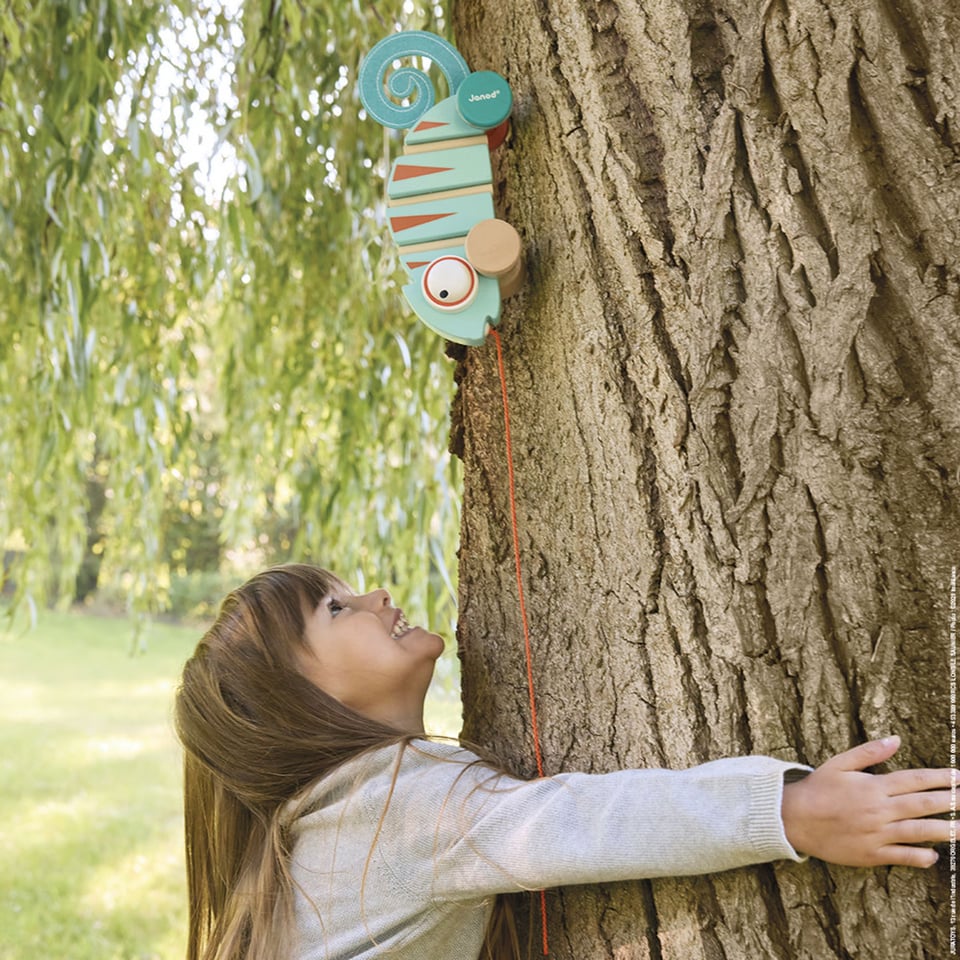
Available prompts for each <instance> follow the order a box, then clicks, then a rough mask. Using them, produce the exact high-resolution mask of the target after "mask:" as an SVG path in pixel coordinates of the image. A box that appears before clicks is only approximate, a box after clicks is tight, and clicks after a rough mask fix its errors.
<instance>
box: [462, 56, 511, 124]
mask: <svg viewBox="0 0 960 960" xmlns="http://www.w3.org/2000/svg"><path fill="white" fill-rule="evenodd" d="M455 99H456V101H457V111H458V112H459V114H460V116H461V117H463V119H464V121H465V122H466V123H471V124H473V125H474V126H477V127H480V128H481V129H483V130H492V129H493V128H494V127H497V126H499V125H500V124H501V123H503V121H504V120H506V119H507V117H509V116H510V109H511V108H512V106H513V94H512V93H511V92H510V84H509V83H507V81H506V80H504V79H503V77H501V76H500V74H499V73H494V72H493V71H492V70H478V71H477V72H476V73H471V74H470V76H469V77H467V79H466V80H464V81H463V83H462V84H460V88H459V89H458V90H457V94H456V98H455Z"/></svg>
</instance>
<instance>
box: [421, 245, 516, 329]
mask: <svg viewBox="0 0 960 960" xmlns="http://www.w3.org/2000/svg"><path fill="white" fill-rule="evenodd" d="M466 255H467V251H466V250H465V249H464V247H463V244H462V243H461V244H459V245H453V246H450V247H445V248H444V249H442V250H431V251H430V252H429V253H419V254H408V255H407V256H404V257H403V258H402V259H403V262H404V267H405V268H406V269H407V271H408V273H409V275H410V283H408V284H407V285H406V286H405V287H404V288H403V294H404V296H405V297H406V298H407V302H408V303H409V304H410V306H411V307H412V308H413V310H414V312H415V313H416V314H417V316H418V317H419V318H420V319H421V320H422V321H423V322H424V323H425V324H426V325H427V326H428V327H429V328H430V329H431V330H432V331H433V332H434V333H437V334H439V335H440V336H441V337H446V338H447V339H448V340H452V341H453V342H454V343H462V344H463V345H464V346H467V347H479V346H481V345H482V344H483V343H484V341H485V340H486V336H487V328H488V326H491V327H495V326H497V324H498V323H499V322H500V284H499V283H498V282H497V281H496V280H494V279H492V278H491V277H484V276H480V275H477V283H478V289H477V295H476V298H475V299H474V300H473V302H472V303H471V304H470V306H469V307H467V308H466V309H465V310H461V311H459V312H455V313H447V312H444V311H442V310H437V309H435V308H434V307H432V306H431V305H430V304H429V303H428V302H427V299H426V297H425V296H424V293H423V275H424V273H426V271H427V270H428V269H429V268H430V266H431V265H433V264H434V263H435V262H436V261H437V260H440V259H442V258H443V257H460V258H462V259H466ZM411 264H417V266H412V267H411Z"/></svg>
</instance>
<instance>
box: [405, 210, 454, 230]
mask: <svg viewBox="0 0 960 960" xmlns="http://www.w3.org/2000/svg"><path fill="white" fill-rule="evenodd" d="M453 215H454V211H452V210H451V211H450V213H421V214H419V215H418V216H414V217H391V218H390V228H391V229H392V230H393V232H394V233H402V232H403V231H404V230H412V229H413V228H414V227H420V226H423V224H425V223H433V221H434V220H443V219H444V217H452V216H453Z"/></svg>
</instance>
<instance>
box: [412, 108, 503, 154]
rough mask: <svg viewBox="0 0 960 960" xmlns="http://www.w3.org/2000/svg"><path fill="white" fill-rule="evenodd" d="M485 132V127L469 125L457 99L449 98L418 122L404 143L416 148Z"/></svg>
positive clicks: (475, 135) (476, 135)
mask: <svg viewBox="0 0 960 960" xmlns="http://www.w3.org/2000/svg"><path fill="white" fill-rule="evenodd" d="M485 132H486V131H485V130H484V129H483V127H475V126H474V125H473V124H472V123H467V121H466V120H464V119H463V117H461V116H460V111H459V110H457V101H456V98H454V97H447V99H446V100H441V101H440V102H439V103H438V104H437V105H436V106H435V107H433V109H431V110H428V111H427V112H426V113H425V114H424V115H423V116H422V117H421V118H420V119H419V120H418V121H417V123H416V125H415V126H414V128H413V129H412V130H411V131H410V132H409V133H408V134H407V136H406V138H405V139H404V141H403V142H404V144H405V145H408V146H415V145H416V144H419V143H433V142H435V141H441V140H453V139H456V138H457V137H478V136H480V135H481V134H483V133H485Z"/></svg>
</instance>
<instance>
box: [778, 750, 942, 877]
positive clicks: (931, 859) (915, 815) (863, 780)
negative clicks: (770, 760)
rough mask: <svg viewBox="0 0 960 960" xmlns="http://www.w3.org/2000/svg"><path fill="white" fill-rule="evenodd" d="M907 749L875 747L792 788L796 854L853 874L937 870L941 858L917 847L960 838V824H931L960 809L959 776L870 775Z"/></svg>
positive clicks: (786, 803) (832, 763)
mask: <svg viewBox="0 0 960 960" xmlns="http://www.w3.org/2000/svg"><path fill="white" fill-rule="evenodd" d="M899 747H900V738H899V737H886V738H885V739H883V740H872V741H870V742H869V743H864V744H861V745H860V746H859V747H854V748H853V749H852V750H847V751H846V752H844V753H840V754H837V756H835V757H831V759H829V760H828V761H827V762H826V763H824V764H823V765H822V766H819V767H817V769H816V770H814V771H813V772H812V773H810V774H808V775H807V776H806V777H804V778H803V779H802V780H796V781H793V782H791V783H786V784H784V788H783V803H782V807H781V814H782V816H783V826H784V832H785V833H786V835H787V839H788V840H789V841H790V843H791V845H792V846H793V848H794V849H795V850H798V851H801V852H802V853H805V854H807V855H809V856H811V857H816V858H817V859H819V860H826V861H827V862H828V863H837V864H842V865H844V866H848V867H876V866H880V865H882V864H899V865H902V866H907V867H932V866H933V865H934V864H935V863H936V862H937V859H938V857H937V853H936V852H935V851H934V850H930V849H929V848H927V847H920V846H912V844H922V843H945V842H946V841H947V840H949V839H950V838H951V829H953V830H954V833H953V836H954V837H955V836H956V833H955V830H956V822H955V821H953V822H951V821H950V820H941V819H925V818H930V817H933V816H935V815H936V814H942V813H947V812H948V811H950V810H951V809H953V810H955V809H956V784H957V771H956V770H949V769H942V770H897V771H895V772H894V773H883V774H870V773H865V772H864V768H865V767H869V766H872V765H873V764H876V763H883V762H884V761H885V760H889V759H890V757H892V756H893V755H894V754H895V753H896V752H897V750H898V749H899ZM951 784H952V785H953V790H952V791H951ZM951 794H952V796H951ZM951 804H952V805H953V806H951Z"/></svg>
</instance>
